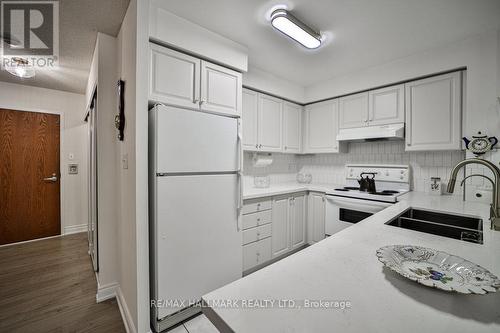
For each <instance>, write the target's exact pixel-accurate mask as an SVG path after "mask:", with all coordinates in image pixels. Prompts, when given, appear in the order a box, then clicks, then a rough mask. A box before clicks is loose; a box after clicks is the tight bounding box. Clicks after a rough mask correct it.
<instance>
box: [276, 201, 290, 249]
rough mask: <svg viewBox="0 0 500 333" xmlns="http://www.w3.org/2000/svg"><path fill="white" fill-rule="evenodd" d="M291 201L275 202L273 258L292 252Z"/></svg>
mask: <svg viewBox="0 0 500 333" xmlns="http://www.w3.org/2000/svg"><path fill="white" fill-rule="evenodd" d="M289 201H290V200H289V198H288V197H281V198H275V199H274V200H273V222H272V224H273V235H272V244H273V253H272V254H273V258H276V257H279V256H280V255H282V254H284V253H286V252H288V251H289V250H290V242H289V232H290V231H289V230H290V228H289V222H288V206H289V205H290V203H289Z"/></svg>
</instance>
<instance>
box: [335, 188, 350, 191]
mask: <svg viewBox="0 0 500 333" xmlns="http://www.w3.org/2000/svg"><path fill="white" fill-rule="evenodd" d="M334 190H335V191H342V192H348V191H349V190H348V189H345V188H335V189H334Z"/></svg>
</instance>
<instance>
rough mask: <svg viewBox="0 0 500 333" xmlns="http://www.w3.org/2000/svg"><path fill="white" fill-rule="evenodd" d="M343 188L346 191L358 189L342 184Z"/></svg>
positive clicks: (357, 188)
mask: <svg viewBox="0 0 500 333" xmlns="http://www.w3.org/2000/svg"><path fill="white" fill-rule="evenodd" d="M344 190H346V191H349V190H358V191H359V187H352V186H344Z"/></svg>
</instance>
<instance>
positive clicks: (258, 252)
mask: <svg viewBox="0 0 500 333" xmlns="http://www.w3.org/2000/svg"><path fill="white" fill-rule="evenodd" d="M306 211H307V194H306V193H305V192H297V193H292V194H285V195H281V196H276V197H274V198H272V200H271V198H262V199H252V200H246V201H245V203H244V205H243V210H242V212H243V216H242V226H243V232H242V233H243V238H242V240H243V242H242V245H243V271H247V270H249V269H251V268H254V267H256V266H258V265H260V264H263V263H265V262H266V261H269V260H271V259H274V258H277V257H279V256H282V255H285V254H287V253H289V252H291V251H293V250H296V249H299V248H301V247H303V246H304V245H306V243H307V227H306V225H307V222H306V217H307V215H306Z"/></svg>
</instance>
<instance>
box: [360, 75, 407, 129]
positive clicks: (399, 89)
mask: <svg viewBox="0 0 500 333" xmlns="http://www.w3.org/2000/svg"><path fill="white" fill-rule="evenodd" d="M368 97H369V108H368V125H370V126H371V125H386V124H394V123H403V122H404V121H405V88H404V84H399V85H396V86H390V87H386V88H381V89H377V90H371V91H370V92H369V93H368Z"/></svg>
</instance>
